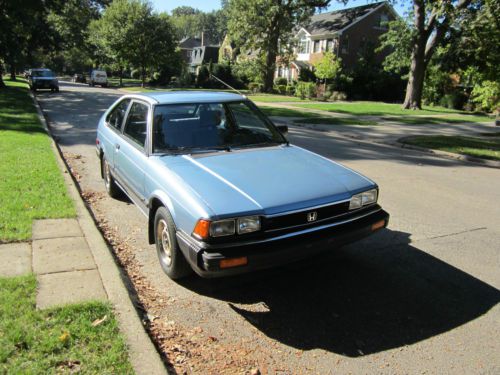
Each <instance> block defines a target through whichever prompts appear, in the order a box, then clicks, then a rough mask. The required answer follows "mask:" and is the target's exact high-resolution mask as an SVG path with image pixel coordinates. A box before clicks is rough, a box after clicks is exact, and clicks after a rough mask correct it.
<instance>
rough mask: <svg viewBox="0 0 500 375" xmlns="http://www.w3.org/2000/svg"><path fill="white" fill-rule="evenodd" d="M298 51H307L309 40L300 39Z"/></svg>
mask: <svg viewBox="0 0 500 375" xmlns="http://www.w3.org/2000/svg"><path fill="white" fill-rule="evenodd" d="M299 53H309V40H308V39H306V38H304V39H301V40H300V44H299Z"/></svg>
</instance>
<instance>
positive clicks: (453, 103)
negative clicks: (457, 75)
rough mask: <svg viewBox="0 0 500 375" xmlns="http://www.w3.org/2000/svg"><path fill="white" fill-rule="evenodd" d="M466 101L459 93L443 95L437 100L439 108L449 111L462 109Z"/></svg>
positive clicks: (463, 95)
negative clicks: (448, 109) (449, 109)
mask: <svg viewBox="0 0 500 375" xmlns="http://www.w3.org/2000/svg"><path fill="white" fill-rule="evenodd" d="M466 100H467V97H466V96H465V94H463V93H461V92H458V91H456V92H452V93H450V94H446V95H443V97H442V98H441V99H440V100H439V105H440V106H441V107H446V108H451V109H462V108H463V107H464V104H465V102H466Z"/></svg>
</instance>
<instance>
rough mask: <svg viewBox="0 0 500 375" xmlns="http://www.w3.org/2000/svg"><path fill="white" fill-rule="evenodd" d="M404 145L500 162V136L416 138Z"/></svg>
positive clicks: (405, 140)
mask: <svg viewBox="0 0 500 375" xmlns="http://www.w3.org/2000/svg"><path fill="white" fill-rule="evenodd" d="M402 141H403V142H404V143H407V144H410V145H414V146H419V147H424V148H430V149H433V150H441V151H448V152H453V153H456V154H463V155H470V156H475V157H478V158H484V159H491V160H500V135H496V136H495V135H494V134H493V135H488V136H483V137H461V136H445V135H436V136H415V137H409V138H405V139H403V140H402Z"/></svg>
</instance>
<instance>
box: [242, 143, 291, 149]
mask: <svg viewBox="0 0 500 375" xmlns="http://www.w3.org/2000/svg"><path fill="white" fill-rule="evenodd" d="M285 143H286V142H259V143H248V144H245V145H237V146H236V147H237V148H252V147H272V146H277V145H281V144H285Z"/></svg>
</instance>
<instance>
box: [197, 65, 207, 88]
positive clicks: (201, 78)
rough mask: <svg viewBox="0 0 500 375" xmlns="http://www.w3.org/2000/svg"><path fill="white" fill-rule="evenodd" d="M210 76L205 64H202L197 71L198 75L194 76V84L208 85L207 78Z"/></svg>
mask: <svg viewBox="0 0 500 375" xmlns="http://www.w3.org/2000/svg"><path fill="white" fill-rule="evenodd" d="M209 78H210V72H209V71H208V66H207V65H202V66H201V67H200V70H199V71H198V76H197V77H196V86H197V87H205V86H206V85H208V80H209Z"/></svg>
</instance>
